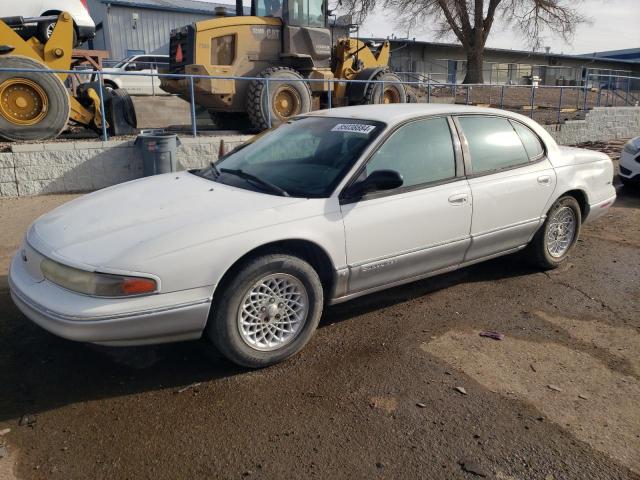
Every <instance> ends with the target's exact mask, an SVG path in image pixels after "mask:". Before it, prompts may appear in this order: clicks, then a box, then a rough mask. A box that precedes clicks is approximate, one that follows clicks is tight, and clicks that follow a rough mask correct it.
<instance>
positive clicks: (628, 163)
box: [618, 150, 640, 182]
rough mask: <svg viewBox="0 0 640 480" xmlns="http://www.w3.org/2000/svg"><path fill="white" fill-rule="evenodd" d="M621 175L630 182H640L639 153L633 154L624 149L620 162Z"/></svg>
mask: <svg viewBox="0 0 640 480" xmlns="http://www.w3.org/2000/svg"><path fill="white" fill-rule="evenodd" d="M618 166H619V170H620V172H619V175H620V177H622V178H624V179H625V180H627V181H630V182H640V157H639V156H638V154H637V153H636V154H631V153H629V152H626V151H624V150H623V151H622V153H621V154H620V161H619V162H618Z"/></svg>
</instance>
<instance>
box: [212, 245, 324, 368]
mask: <svg viewBox="0 0 640 480" xmlns="http://www.w3.org/2000/svg"><path fill="white" fill-rule="evenodd" d="M222 288H224V291H222V292H221V293H220V295H219V296H217V298H216V301H215V302H214V305H213V306H212V308H211V314H210V316H209V322H208V324H207V329H206V335H207V337H208V339H209V340H210V341H211V342H212V343H213V344H214V345H215V346H216V348H217V349H218V350H219V351H220V353H222V354H223V355H224V356H225V357H227V358H228V359H229V360H231V361H232V362H234V363H237V364H239V365H242V366H245V367H250V368H260V367H266V366H268V365H272V364H274V363H278V362H281V361H283V360H285V359H287V358H289V357H291V356H292V355H294V354H296V353H297V352H298V351H300V350H301V349H302V347H304V346H305V345H306V343H307V342H308V341H309V339H310V338H311V337H312V335H313V332H314V331H315V329H316V327H317V326H318V322H319V320H320V315H321V314H322V305H323V293H322V284H321V283H320V278H319V277H318V274H317V273H316V271H315V270H314V269H313V268H312V267H311V265H309V264H308V263H307V262H305V261H304V260H302V259H300V258H298V257H295V256H292V255H289V254H286V253H274V254H269V255H264V256H261V257H256V258H254V259H251V260H248V261H247V262H245V263H244V264H243V265H242V266H241V267H240V268H239V269H238V270H237V272H236V274H235V275H234V276H233V278H232V279H231V281H230V282H229V283H227V284H226V285H225V286H224V287H222Z"/></svg>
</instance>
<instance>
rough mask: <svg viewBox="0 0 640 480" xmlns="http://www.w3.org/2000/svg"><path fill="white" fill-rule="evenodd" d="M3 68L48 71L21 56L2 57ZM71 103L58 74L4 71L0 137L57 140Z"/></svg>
mask: <svg viewBox="0 0 640 480" xmlns="http://www.w3.org/2000/svg"><path fill="white" fill-rule="evenodd" d="M0 68H19V69H28V70H47V67H46V66H44V65H43V64H41V63H39V62H37V61H35V60H32V59H31V58H28V57H23V56H20V55H12V56H8V57H0ZM70 109H71V104H70V102H69V94H68V92H67V89H66V87H65V86H64V84H63V83H62V81H61V80H60V79H59V78H58V76H57V75H55V74H52V73H42V72H23V73H13V72H11V73H9V72H1V71H0V137H1V138H4V139H5V140H10V141H29V140H30V141H34V140H35V141H37V140H48V139H51V138H56V137H57V136H58V135H59V134H60V133H61V132H62V131H63V130H64V128H65V127H66V125H67V121H68V120H69V112H70Z"/></svg>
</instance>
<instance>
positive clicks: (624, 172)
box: [620, 165, 631, 175]
mask: <svg viewBox="0 0 640 480" xmlns="http://www.w3.org/2000/svg"><path fill="white" fill-rule="evenodd" d="M620 173H622V174H623V175H631V170H629V169H628V168H624V167H623V166H622V165H620Z"/></svg>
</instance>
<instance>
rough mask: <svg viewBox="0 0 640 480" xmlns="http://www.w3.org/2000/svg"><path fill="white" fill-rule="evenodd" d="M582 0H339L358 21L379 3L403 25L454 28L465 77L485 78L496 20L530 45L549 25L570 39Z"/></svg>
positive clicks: (580, 17)
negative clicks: (464, 60)
mask: <svg viewBox="0 0 640 480" xmlns="http://www.w3.org/2000/svg"><path fill="white" fill-rule="evenodd" d="M581 2H582V0H341V4H342V9H346V10H348V11H350V12H351V13H352V14H353V15H354V17H355V18H356V19H358V20H359V21H362V20H363V19H364V18H365V17H366V15H367V14H369V13H370V12H372V11H373V10H374V8H376V7H377V6H382V7H384V8H385V9H387V10H388V11H392V12H394V13H397V20H396V23H397V24H398V25H402V26H403V27H407V28H416V27H417V28H420V26H422V25H425V24H429V25H430V26H432V28H435V31H436V34H437V35H438V36H440V37H442V36H447V35H451V34H453V35H454V36H455V37H456V38H457V39H458V40H459V41H460V43H461V44H462V47H463V48H464V50H465V52H466V54H467V71H466V76H465V78H464V83H483V74H482V64H483V59H484V48H485V45H486V43H487V38H488V37H489V32H491V27H492V26H493V23H494V20H495V19H496V18H499V19H500V20H501V21H502V22H503V23H504V24H506V25H511V26H513V27H515V29H516V30H518V31H520V32H522V34H523V35H524V36H525V38H526V39H527V43H528V44H529V45H530V46H532V47H538V46H539V45H540V38H541V33H542V32H543V31H550V32H552V33H556V34H559V35H561V36H562V38H563V39H564V40H565V41H569V40H570V39H571V38H572V36H573V34H574V31H575V27H576V26H577V25H578V24H580V23H583V22H585V21H587V19H586V17H584V16H583V15H582V14H581V13H580V12H579V10H578V9H579V6H580V3H581Z"/></svg>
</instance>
